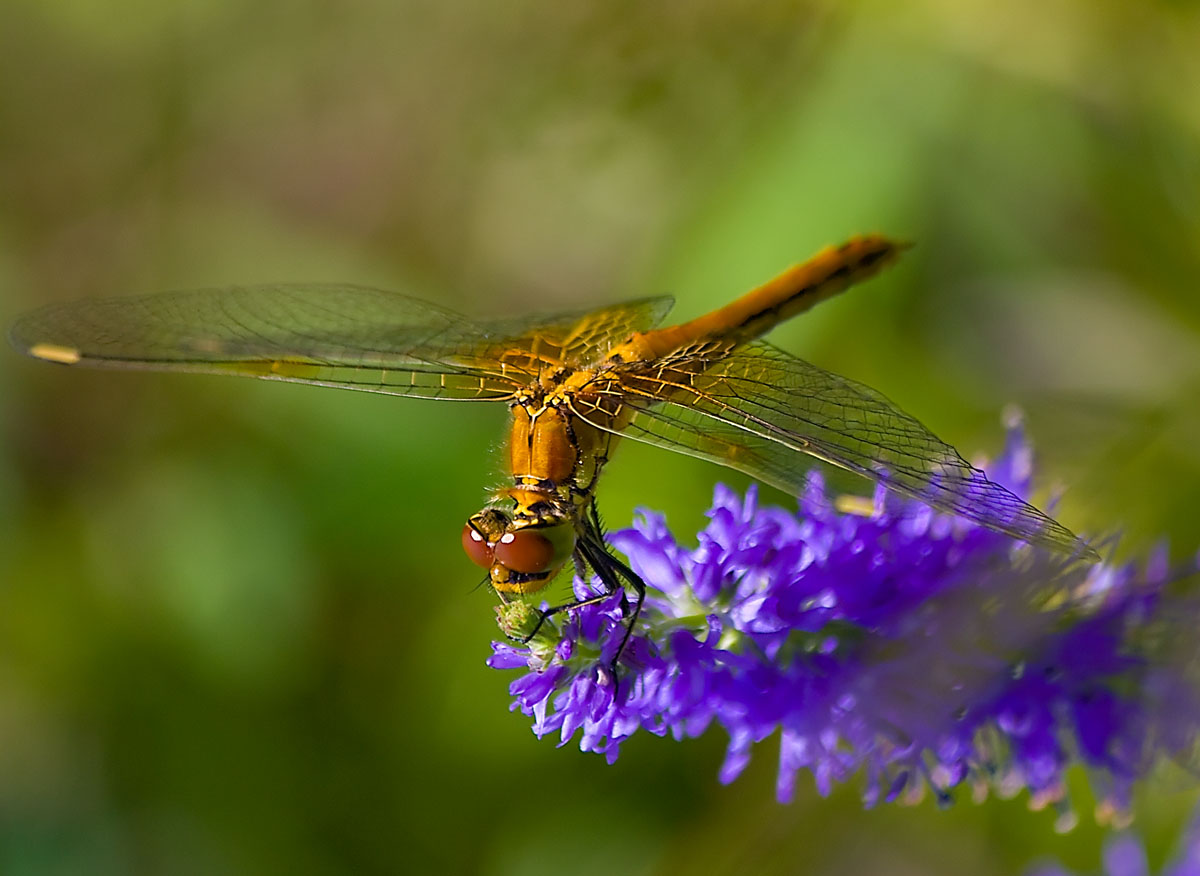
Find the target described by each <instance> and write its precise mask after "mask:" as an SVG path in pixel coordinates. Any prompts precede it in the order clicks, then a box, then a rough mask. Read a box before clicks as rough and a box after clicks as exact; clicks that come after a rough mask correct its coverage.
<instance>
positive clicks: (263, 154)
mask: <svg viewBox="0 0 1200 876" xmlns="http://www.w3.org/2000/svg"><path fill="white" fill-rule="evenodd" d="M1198 47H1200V11H1198V7H1197V4H1195V3H1191V2H1184V0H1174V2H1167V0H1160V2H1142V3H1136V2H1133V3H1131V2H1119V0H1040V2H1030V0H1016V2H1010V3H1004V4H997V3H987V2H982V0H972V2H949V0H917V2H913V3H908V4H889V3H883V2H870V0H863V2H840V3H839V2H834V0H824V2H822V0H813V2H783V0H749V2H734V0H718V2H701V3H688V2H661V0H653V2H643V3H634V2H607V3H605V2H596V0H591V2H584V3H534V2H528V0H514V2H508V3H504V4H500V3H490V2H482V0H465V2H452V3H436V2H420V0H402V2H389V0H373V2H347V3H337V2H332V0H290V2H283V0H266V2H256V3H246V2H242V0H184V2H174V0H170V2H160V0H113V2H107V3H102V2H99V0H54V2H45V0H4V2H3V4H0V323H3V324H7V323H9V322H11V320H12V319H13V318H14V317H15V316H16V315H17V314H19V313H20V312H21V311H22V310H24V309H28V308H30V307H32V306H35V305H38V304H40V303H43V302H49V301H58V300H66V299H73V298H81V297H87V296H111V295H117V294H125V293H138V292H148V291H154V290H163V289H172V288H186V287H196V286H207V285H221V284H228V283H252V282H258V281H268V280H309V281H321V280H344V281H349V282H354V283H360V284H368V285H376V286H381V287H384V288H393V289H399V290H403V291H406V292H410V293H412V294H417V295H421V296H424V297H428V298H430V299H433V300H436V301H439V302H442V303H445V304H448V305H450V306H452V307H455V308H457V309H460V310H463V311H466V312H469V313H472V314H477V315H496V314H512V313H518V312H525V311H529V310H538V309H562V308H575V307H581V306H587V305H591V304H597V305H598V304H603V303H608V302H611V301H614V300H617V299H620V298H626V297H634V296H640V295H646V294H657V293H672V294H675V295H676V296H677V297H678V299H679V302H678V309H677V314H678V315H679V316H682V317H690V316H694V315H697V314H698V313H700V312H702V311H703V310H705V309H707V308H710V307H712V306H715V305H717V304H719V303H722V302H724V301H726V300H728V299H729V298H731V297H732V296H734V295H736V294H738V293H740V292H741V291H743V290H744V289H746V288H748V287H750V286H752V285H754V284H756V283H757V282H759V281H761V280H764V279H766V278H767V277H769V276H771V275H773V274H774V273H775V272H776V271H778V270H779V269H781V268H783V267H785V266H786V265H787V264H789V263H791V262H793V261H796V260H799V259H801V258H804V257H806V256H807V255H809V254H810V253H811V252H813V251H814V250H815V249H817V248H818V247H820V246H822V245H824V244H827V243H834V242H838V241H840V240H841V239H843V238H844V237H846V236H847V235H849V234H852V233H856V232H863V231H872V230H880V231H885V232H888V233H890V234H893V235H896V236H900V237H904V238H908V239H911V240H914V241H916V242H917V243H918V244H919V245H918V247H917V248H916V249H914V250H913V251H912V252H910V253H909V254H908V255H907V256H906V257H905V259H904V260H903V262H902V263H901V265H899V266H898V267H897V268H895V269H893V270H892V271H891V272H889V273H888V274H887V275H886V276H885V277H882V278H880V279H878V280H876V281H873V282H872V283H871V284H870V285H869V286H867V287H864V288H862V289H859V290H855V291H854V292H853V293H852V294H850V295H847V296H844V297H842V298H840V299H838V300H836V301H834V302H831V303H829V304H826V305H823V306H822V307H821V308H820V309H819V310H818V311H816V312H814V313H812V314H809V315H808V316H806V317H804V318H803V319H802V320H800V321H797V322H796V323H795V324H792V325H788V326H786V327H784V328H782V329H780V330H779V331H778V332H777V333H776V334H775V336H774V337H773V340H775V341H776V342H777V343H779V344H780V345H782V346H784V347H786V348H787V349H789V350H792V351H794V352H797V353H800V354H801V355H803V356H805V357H806V358H809V359H811V360H813V361H815V362H817V363H819V364H821V365H823V366H826V367H829V368H832V369H834V370H837V371H839V372H841V373H844V374H846V375H849V376H852V377H855V378H857V379H860V380H863V381H865V382H867V383H869V384H871V385H873V386H875V387H877V388H878V389H880V390H882V391H883V392H885V393H886V394H887V395H889V396H890V397H892V398H893V399H894V400H896V401H897V402H898V403H900V404H901V405H902V406H903V407H904V408H906V409H907V410H909V411H911V412H913V413H915V414H916V415H918V416H919V417H920V418H922V419H923V420H924V421H925V422H926V423H927V424H928V425H930V426H931V427H932V428H933V429H934V430H935V431H937V432H938V433H939V434H940V435H942V436H944V437H945V438H947V439H948V440H949V441H951V442H952V443H954V444H955V445H956V446H958V447H960V448H961V449H962V450H964V452H967V453H968V454H971V453H975V452H995V451H996V450H997V449H998V448H999V446H1000V442H1001V439H1002V430H1001V428H1000V425H999V417H1000V411H1001V410H1002V408H1003V407H1004V406H1005V405H1006V404H1008V403H1017V404H1019V405H1020V406H1021V407H1022V408H1023V409H1024V410H1025V411H1026V413H1027V417H1028V423H1029V428H1030V431H1031V433H1032V435H1033V437H1034V439H1035V440H1036V442H1037V444H1038V446H1039V449H1040V452H1041V457H1040V459H1041V465H1042V472H1043V486H1044V487H1045V488H1046V489H1047V490H1049V489H1054V488H1058V487H1066V488H1067V489H1066V492H1065V495H1064V497H1063V499H1062V503H1061V506H1060V511H1061V514H1060V516H1061V518H1062V520H1063V521H1064V522H1065V523H1066V524H1068V525H1069V526H1071V527H1072V528H1075V529H1077V530H1082V531H1087V532H1092V533H1098V532H1112V531H1114V530H1116V529H1118V528H1121V529H1123V532H1124V536H1125V538H1124V541H1123V543H1122V544H1123V554H1124V555H1128V556H1133V555H1137V554H1141V553H1144V552H1145V551H1146V550H1147V549H1148V547H1149V546H1150V545H1151V544H1152V543H1153V542H1154V540H1155V539H1157V538H1158V537H1160V536H1167V537H1169V538H1170V541H1171V543H1172V545H1174V546H1175V554H1176V556H1183V555H1184V554H1186V553H1187V552H1189V551H1194V550H1195V549H1196V547H1197V546H1198V544H1200V527H1198V526H1197V513H1196V510H1195V507H1194V506H1195V503H1196V501H1197V499H1198V498H1200V410H1198V407H1197V402H1198V401H1200V292H1198V290H1197V279H1196V278H1197V276H1198V275H1200V50H1198ZM504 421H505V412H504V410H503V409H500V408H492V407H491V406H474V405H450V404H438V403H433V402H421V401H415V400H407V399H392V398H387V397H383V396H373V395H369V394H358V393H338V392H332V391H328V390H324V389H315V388H310V387H299V386H291V385H282V384H265V383H256V382H253V381H236V380H224V379H220V378H205V377H190V376H159V375H143V374H119V373H100V372H87V371H75V370H69V369H65V368H58V367H52V366H49V365H46V364H42V363H37V362H34V361H31V360H26V359H23V358H21V357H19V356H18V355H17V354H15V353H13V352H11V351H5V350H0V872H2V873H4V874H39V876H40V874H75V873H87V874H93V873H96V874H110V873H111V874H117V873H170V874H178V873H182V874H192V873H194V874H210V873H231V874H257V873H292V874H310V873H312V874H338V873H399V872H406V871H408V872H444V873H487V874H510V873H511V874H541V873H563V872H566V873H582V874H588V873H609V872H614V871H617V872H632V873H643V874H651V873H653V874H658V873H677V872H683V871H684V870H685V868H686V870H687V871H688V872H693V873H818V874H862V873H889V874H891V873H898V874H919V873H954V874H962V873H972V874H984V876H988V874H1017V873H1020V872H1021V871H1022V870H1023V869H1024V867H1025V866H1026V865H1027V864H1028V863H1029V862H1030V861H1032V860H1034V859H1036V858H1039V857H1043V858H1044V857H1047V856H1055V857H1059V858H1061V859H1062V860H1064V861H1065V862H1066V863H1068V864H1069V865H1071V866H1073V867H1076V868H1079V869H1084V870H1088V871H1090V872H1095V871H1097V870H1098V868H1099V864H1098V859H1099V846H1100V841H1101V838H1102V836H1103V832H1102V831H1101V830H1100V829H1099V828H1097V827H1096V826H1095V825H1094V824H1093V823H1092V821H1091V818H1090V815H1089V814H1088V813H1089V811H1090V806H1091V802H1090V798H1089V797H1088V793H1087V790H1086V785H1085V784H1083V783H1082V782H1080V781H1076V787H1075V794H1076V800H1077V804H1078V806H1079V808H1080V809H1081V810H1084V813H1085V816H1084V819H1083V822H1082V824H1081V826H1080V827H1078V828H1077V829H1076V830H1075V831H1074V832H1072V833H1070V834H1068V835H1067V836H1059V835H1057V834H1055V833H1054V831H1053V824H1054V814H1053V813H1050V812H1037V813H1033V812H1029V811H1028V809H1027V807H1026V800H1025V798H1024V797H1023V796H1022V797H1020V798H1017V799H1015V800H1009V801H996V800H993V801H991V802H989V803H987V804H986V805H983V806H975V805H972V804H971V803H969V802H966V801H964V802H960V803H959V804H958V805H957V806H955V807H953V808H951V809H950V810H949V811H945V812H942V811H938V810H937V809H936V808H935V807H934V806H933V805H932V803H926V804H924V805H923V806H920V807H917V808H911V809H906V808H900V807H885V808H883V809H881V810H877V811H873V812H864V811H862V809H861V806H860V804H859V802H858V797H857V789H856V788H853V787H851V788H848V789H842V790H839V791H838V792H837V793H835V794H834V795H833V797H832V798H831V799H821V798H819V797H817V796H816V794H815V793H814V791H813V790H812V785H811V781H809V780H807V779H805V780H804V781H802V783H801V786H802V788H803V791H802V793H801V795H800V799H799V800H798V801H797V802H796V803H794V804H793V805H790V806H779V805H777V804H776V803H775V802H774V799H773V781H774V763H773V758H774V755H775V748H774V746H773V745H772V744H771V743H767V744H765V745H764V746H762V747H761V748H760V750H759V754H758V756H757V758H756V760H755V762H754V763H753V765H752V766H751V768H750V770H749V771H748V773H747V774H746V775H745V776H743V777H742V778H741V779H740V780H739V781H738V782H737V783H736V784H735V785H733V786H732V787H728V788H723V787H721V786H719V785H718V784H717V781H716V771H717V767H718V765H719V763H720V759H721V756H722V752H723V746H724V739H723V738H722V737H721V735H720V733H719V732H712V733H710V734H709V736H707V737H705V738H704V739H701V740H698V741H692V742H687V743H683V744H677V743H674V742H671V741H666V740H659V739H655V738H652V737H646V738H638V739H636V740H634V741H632V742H630V743H629V744H627V745H626V747H625V749H624V753H623V755H622V757H621V760H620V761H619V762H618V763H617V764H616V765H615V766H612V767H609V766H606V765H605V764H604V762H603V760H602V759H601V758H598V757H596V756H592V755H583V754H580V753H579V752H578V751H577V750H576V749H574V748H573V747H571V746H568V747H566V748H564V749H561V750H559V749H555V747H554V745H553V742H552V741H550V740H546V741H543V742H540V743H539V742H537V741H535V740H534V738H533V737H532V736H531V734H530V732H529V728H528V721H527V720H526V719H523V718H521V717H520V716H517V715H511V714H509V713H508V711H507V703H508V697H507V695H506V686H507V682H508V678H507V677H503V676H501V675H500V674H498V673H495V672H492V671H490V670H488V669H486V668H485V667H484V660H485V658H486V657H487V655H488V653H489V648H488V642H489V639H490V638H491V637H492V635H493V633H494V626H493V623H492V612H491V604H492V600H491V599H490V598H489V595H488V593H487V592H486V591H484V590H483V589H477V588H475V586H474V585H475V584H476V583H477V581H478V578H479V575H478V572H477V571H476V570H475V568H474V567H473V566H471V565H470V564H469V563H468V562H467V560H466V559H465V558H464V557H463V556H462V554H461V551H460V549H459V547H458V538H459V530H460V527H461V525H462V521H463V520H464V519H465V517H466V516H467V515H468V514H469V513H471V512H472V511H474V510H476V509H477V508H478V506H479V505H480V504H481V502H482V500H483V498H484V495H485V491H486V489H487V487H488V486H489V485H491V484H494V483H496V482H497V481H498V478H499V461H500V460H499V454H498V447H499V444H500V441H501V436H502V433H503V425H504ZM718 478H723V479H725V480H726V481H728V482H730V483H734V484H738V485H742V484H744V480H742V479H739V478H738V477H735V476H731V475H730V474H729V473H727V472H722V471H720V470H717V469H716V468H714V467H711V466H708V465H706V464H703V463H700V462H697V461H694V460H690V459H685V458H682V457H675V456H673V455H671V454H667V453H664V452H661V451H657V450H653V449H650V448H642V447H636V446H631V445H629V444H626V445H625V446H623V448H622V451H621V453H620V454H619V455H618V457H617V459H616V461H615V462H614V463H613V464H612V466H611V467H610V470H609V472H608V475H607V477H606V483H605V485H604V488H603V490H602V507H603V509H604V511H605V512H606V515H607V517H608V519H609V521H610V522H611V523H612V524H614V525H617V526H621V525H625V524H626V523H627V522H628V521H629V520H630V519H631V516H632V512H633V509H634V508H635V507H636V506H638V505H643V504H646V505H651V506H654V507H656V508H660V509H664V510H665V511H666V512H667V513H668V515H669V519H670V522H671V523H672V525H673V526H675V527H676V529H677V531H678V532H679V533H680V534H681V535H683V536H684V537H688V534H689V533H693V532H694V531H695V530H696V528H697V527H698V526H699V525H701V523H702V522H703V517H702V512H703V509H704V508H705V507H707V502H708V500H709V497H710V494H711V489H712V485H713V483H714V482H715V481H716V480H717V479H718ZM769 495H770V496H771V497H772V499H773V500H775V501H780V502H785V501H786V497H783V496H781V495H778V494H769ZM1076 778H1077V779H1078V778H1079V777H1076ZM1194 784H1195V782H1194V781H1189V780H1187V779H1181V778H1180V777H1178V776H1174V777H1167V778H1165V779H1163V780H1161V781H1155V782H1153V783H1150V784H1148V785H1147V787H1146V789H1145V791H1144V793H1143V794H1142V795H1141V798H1140V800H1139V804H1140V805H1139V822H1138V824H1139V827H1140V828H1141V829H1142V830H1143V831H1144V832H1145V833H1146V835H1147V837H1148V840H1149V843H1150V853H1151V858H1152V860H1153V861H1155V862H1157V861H1160V860H1161V859H1162V858H1163V856H1164V855H1165V854H1166V853H1167V851H1168V850H1169V848H1170V844H1171V841H1172V837H1173V835H1174V832H1175V831H1176V830H1177V829H1178V827H1179V825H1180V823H1181V821H1182V819H1183V818H1184V816H1185V813H1186V812H1187V810H1188V809H1189V807H1190V805H1191V801H1192V800H1193V798H1194V796H1195V795H1194V794H1193V793H1191V788H1192V787H1193V786H1194Z"/></svg>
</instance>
